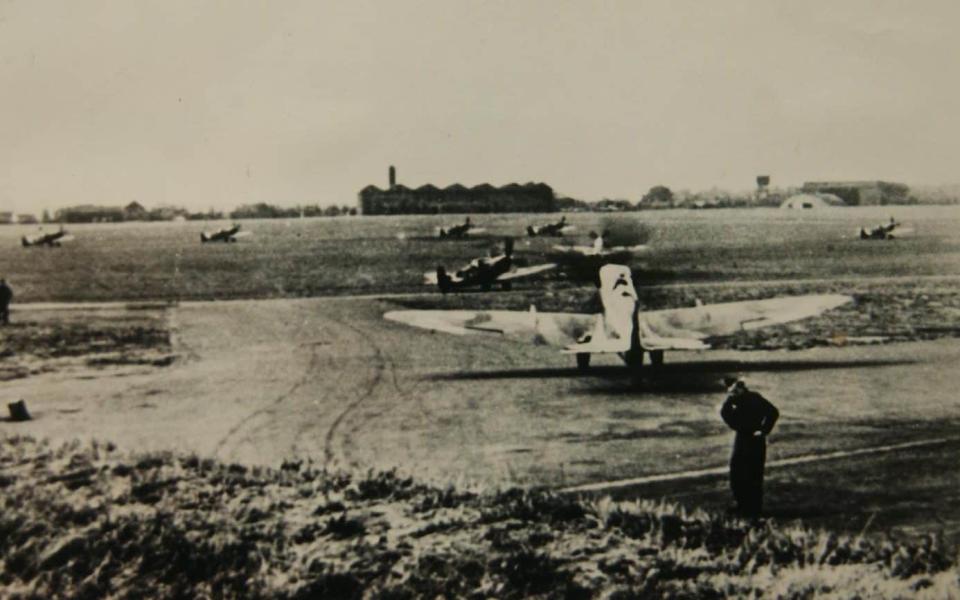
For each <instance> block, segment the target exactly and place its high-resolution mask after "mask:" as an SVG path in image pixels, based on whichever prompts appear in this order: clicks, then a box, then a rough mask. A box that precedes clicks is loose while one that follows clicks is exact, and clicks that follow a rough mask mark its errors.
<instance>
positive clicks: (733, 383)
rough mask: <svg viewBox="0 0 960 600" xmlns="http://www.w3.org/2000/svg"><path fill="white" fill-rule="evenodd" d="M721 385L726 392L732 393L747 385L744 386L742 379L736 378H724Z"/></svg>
mask: <svg viewBox="0 0 960 600" xmlns="http://www.w3.org/2000/svg"><path fill="white" fill-rule="evenodd" d="M723 385H725V386H726V388H727V391H728V392H732V391H733V390H735V389H738V388H745V387H747V384H745V383H744V382H743V380H742V379H739V378H737V377H724V378H723Z"/></svg>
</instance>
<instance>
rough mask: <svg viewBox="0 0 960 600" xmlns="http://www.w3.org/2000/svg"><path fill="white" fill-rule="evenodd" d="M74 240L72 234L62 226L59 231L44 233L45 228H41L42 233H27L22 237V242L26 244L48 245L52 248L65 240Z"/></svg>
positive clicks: (25, 245)
mask: <svg viewBox="0 0 960 600" xmlns="http://www.w3.org/2000/svg"><path fill="white" fill-rule="evenodd" d="M71 240H73V236H72V235H68V234H67V232H66V231H65V230H64V229H63V227H60V230H59V231H54V232H53V233H44V232H43V229H41V230H40V233H38V234H37V235H25V236H23V237H22V238H20V243H21V244H22V245H23V246H24V247H27V246H48V247H50V248H55V247H59V246H60V244H61V243H63V242H69V241H71Z"/></svg>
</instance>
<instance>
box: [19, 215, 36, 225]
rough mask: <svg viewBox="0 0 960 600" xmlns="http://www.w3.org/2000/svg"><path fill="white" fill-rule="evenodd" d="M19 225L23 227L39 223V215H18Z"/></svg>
mask: <svg viewBox="0 0 960 600" xmlns="http://www.w3.org/2000/svg"><path fill="white" fill-rule="evenodd" d="M17 223H20V224H21V225H35V224H36V223H37V215H28V214H23V215H17Z"/></svg>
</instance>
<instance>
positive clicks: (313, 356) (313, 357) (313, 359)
mask: <svg viewBox="0 0 960 600" xmlns="http://www.w3.org/2000/svg"><path fill="white" fill-rule="evenodd" d="M302 346H303V344H301V347H302ZM318 364H319V357H318V356H317V351H316V348H314V347H311V348H310V360H309V361H308V363H307V368H306V369H305V370H304V373H303V375H302V376H301V377H300V378H299V379H297V381H296V382H295V383H294V384H293V385H291V386H290V388H288V389H287V391H286V392H284V393H282V394H280V395H279V396H278V397H276V398H275V399H274V400H272V401H270V402H269V403H268V404H266V405H264V406H261V407H260V408H258V409H256V410H254V411H253V412H251V413H250V414H248V415H247V416H246V417H244V418H243V419H241V420H240V421H238V422H237V423H236V424H235V425H234V426H233V427H231V428H230V430H229V431H227V433H226V434H225V435H224V436H223V437H222V438H220V440H219V441H218V442H217V444H216V446H214V449H213V451H214V454H219V453H220V451H221V450H223V448H224V446H226V445H227V443H228V442H230V439H231V438H233V437H234V436H236V435H237V434H238V433H239V432H240V431H241V430H242V429H243V428H244V427H246V426H247V425H248V424H249V423H250V422H251V421H253V420H254V419H256V418H257V417H259V416H261V415H263V414H265V413H267V412H269V411H270V410H272V409H274V408H276V407H277V406H278V405H279V404H282V403H283V402H284V401H285V400H287V399H288V398H290V396H292V395H293V394H295V393H296V392H297V391H298V390H299V389H300V388H302V387H303V386H304V385H305V384H306V383H307V381H308V380H309V378H310V372H311V371H312V370H313V368H315V367H316V366H317V365H318ZM261 427H262V426H261ZM257 431H259V429H258V428H256V427H254V428H253V429H251V430H249V431H247V432H246V433H245V434H244V436H243V437H241V438H240V439H239V440H237V441H236V442H234V443H233V446H234V448H235V447H236V446H239V445H240V444H242V443H244V442H247V441H250V439H251V438H252V437H253V434H254V433H256V432H257Z"/></svg>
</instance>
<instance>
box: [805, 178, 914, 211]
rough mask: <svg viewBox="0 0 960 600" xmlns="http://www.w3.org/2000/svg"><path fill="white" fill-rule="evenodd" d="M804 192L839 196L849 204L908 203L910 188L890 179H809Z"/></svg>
mask: <svg viewBox="0 0 960 600" xmlns="http://www.w3.org/2000/svg"><path fill="white" fill-rule="evenodd" d="M801 191H802V192H806V193H825V194H833V195H835V196H839V197H840V199H842V200H843V201H844V203H846V204H847V205H848V206H875V205H881V204H908V203H909V202H910V198H909V192H910V188H909V187H907V186H906V185H904V184H902V183H891V182H888V181H808V182H806V183H804V184H803V188H801Z"/></svg>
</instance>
